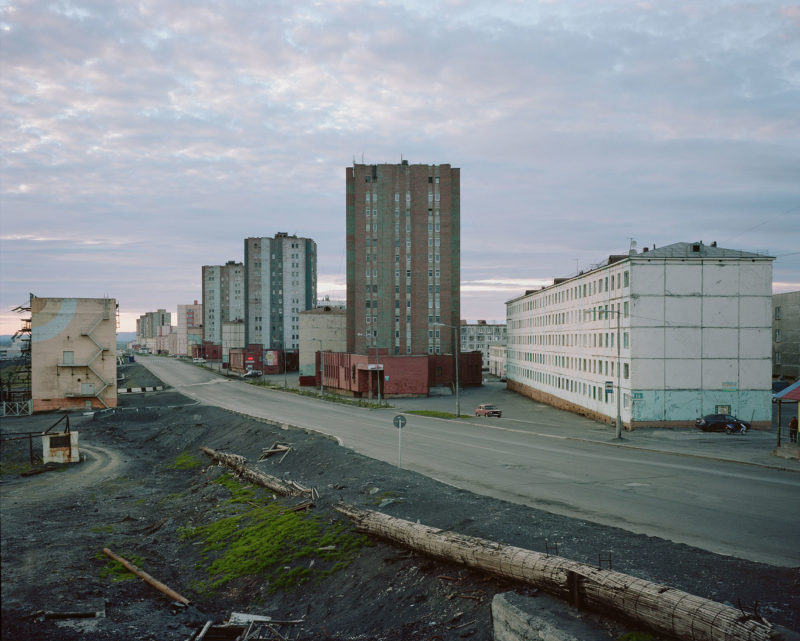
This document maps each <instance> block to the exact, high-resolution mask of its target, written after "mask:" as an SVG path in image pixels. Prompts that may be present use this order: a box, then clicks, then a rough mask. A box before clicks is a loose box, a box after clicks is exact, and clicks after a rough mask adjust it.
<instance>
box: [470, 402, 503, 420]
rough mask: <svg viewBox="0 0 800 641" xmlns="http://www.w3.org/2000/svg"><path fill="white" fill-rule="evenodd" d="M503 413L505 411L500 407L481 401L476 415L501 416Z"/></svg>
mask: <svg viewBox="0 0 800 641" xmlns="http://www.w3.org/2000/svg"><path fill="white" fill-rule="evenodd" d="M502 415H503V412H501V411H500V408H499V407H497V405H492V404H491V403H481V404H480V405H478V407H477V408H476V409H475V416H496V417H497V418H500V417H501V416H502Z"/></svg>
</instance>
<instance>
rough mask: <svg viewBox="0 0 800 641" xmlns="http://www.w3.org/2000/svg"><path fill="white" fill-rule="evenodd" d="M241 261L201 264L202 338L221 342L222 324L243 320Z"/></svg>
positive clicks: (242, 271)
mask: <svg viewBox="0 0 800 641" xmlns="http://www.w3.org/2000/svg"><path fill="white" fill-rule="evenodd" d="M244 296H245V288H244V265H242V263H237V262H236V261H233V260H229V261H228V262H227V263H225V264H224V265H204V266H203V340H204V341H209V342H211V343H217V344H221V343H222V324H223V323H226V322H229V321H239V320H244Z"/></svg>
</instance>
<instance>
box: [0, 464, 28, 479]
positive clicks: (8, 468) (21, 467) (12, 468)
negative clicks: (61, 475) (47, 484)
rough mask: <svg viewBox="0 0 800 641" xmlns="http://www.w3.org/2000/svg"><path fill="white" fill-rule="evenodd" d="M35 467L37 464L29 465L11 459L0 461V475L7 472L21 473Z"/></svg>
mask: <svg viewBox="0 0 800 641" xmlns="http://www.w3.org/2000/svg"><path fill="white" fill-rule="evenodd" d="M35 467H37V466H36V465H31V464H30V463H15V462H13V461H10V462H8V463H0V476H5V475H7V474H22V473H23V472H30V471H31V470H32V469H34V468H35Z"/></svg>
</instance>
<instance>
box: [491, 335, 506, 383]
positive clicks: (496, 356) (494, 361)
mask: <svg viewBox="0 0 800 641" xmlns="http://www.w3.org/2000/svg"><path fill="white" fill-rule="evenodd" d="M489 373H490V374H492V375H494V376H497V377H498V378H505V377H506V345H505V344H503V345H500V344H499V343H493V344H492V345H490V346H489Z"/></svg>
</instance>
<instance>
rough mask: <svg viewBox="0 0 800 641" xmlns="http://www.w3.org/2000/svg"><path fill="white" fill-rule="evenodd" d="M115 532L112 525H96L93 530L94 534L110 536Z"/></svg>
mask: <svg viewBox="0 0 800 641" xmlns="http://www.w3.org/2000/svg"><path fill="white" fill-rule="evenodd" d="M113 531H114V526H113V525H110V524H109V525H95V526H94V527H93V528H92V532H94V533H95V534H110V533H111V532H113Z"/></svg>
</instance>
